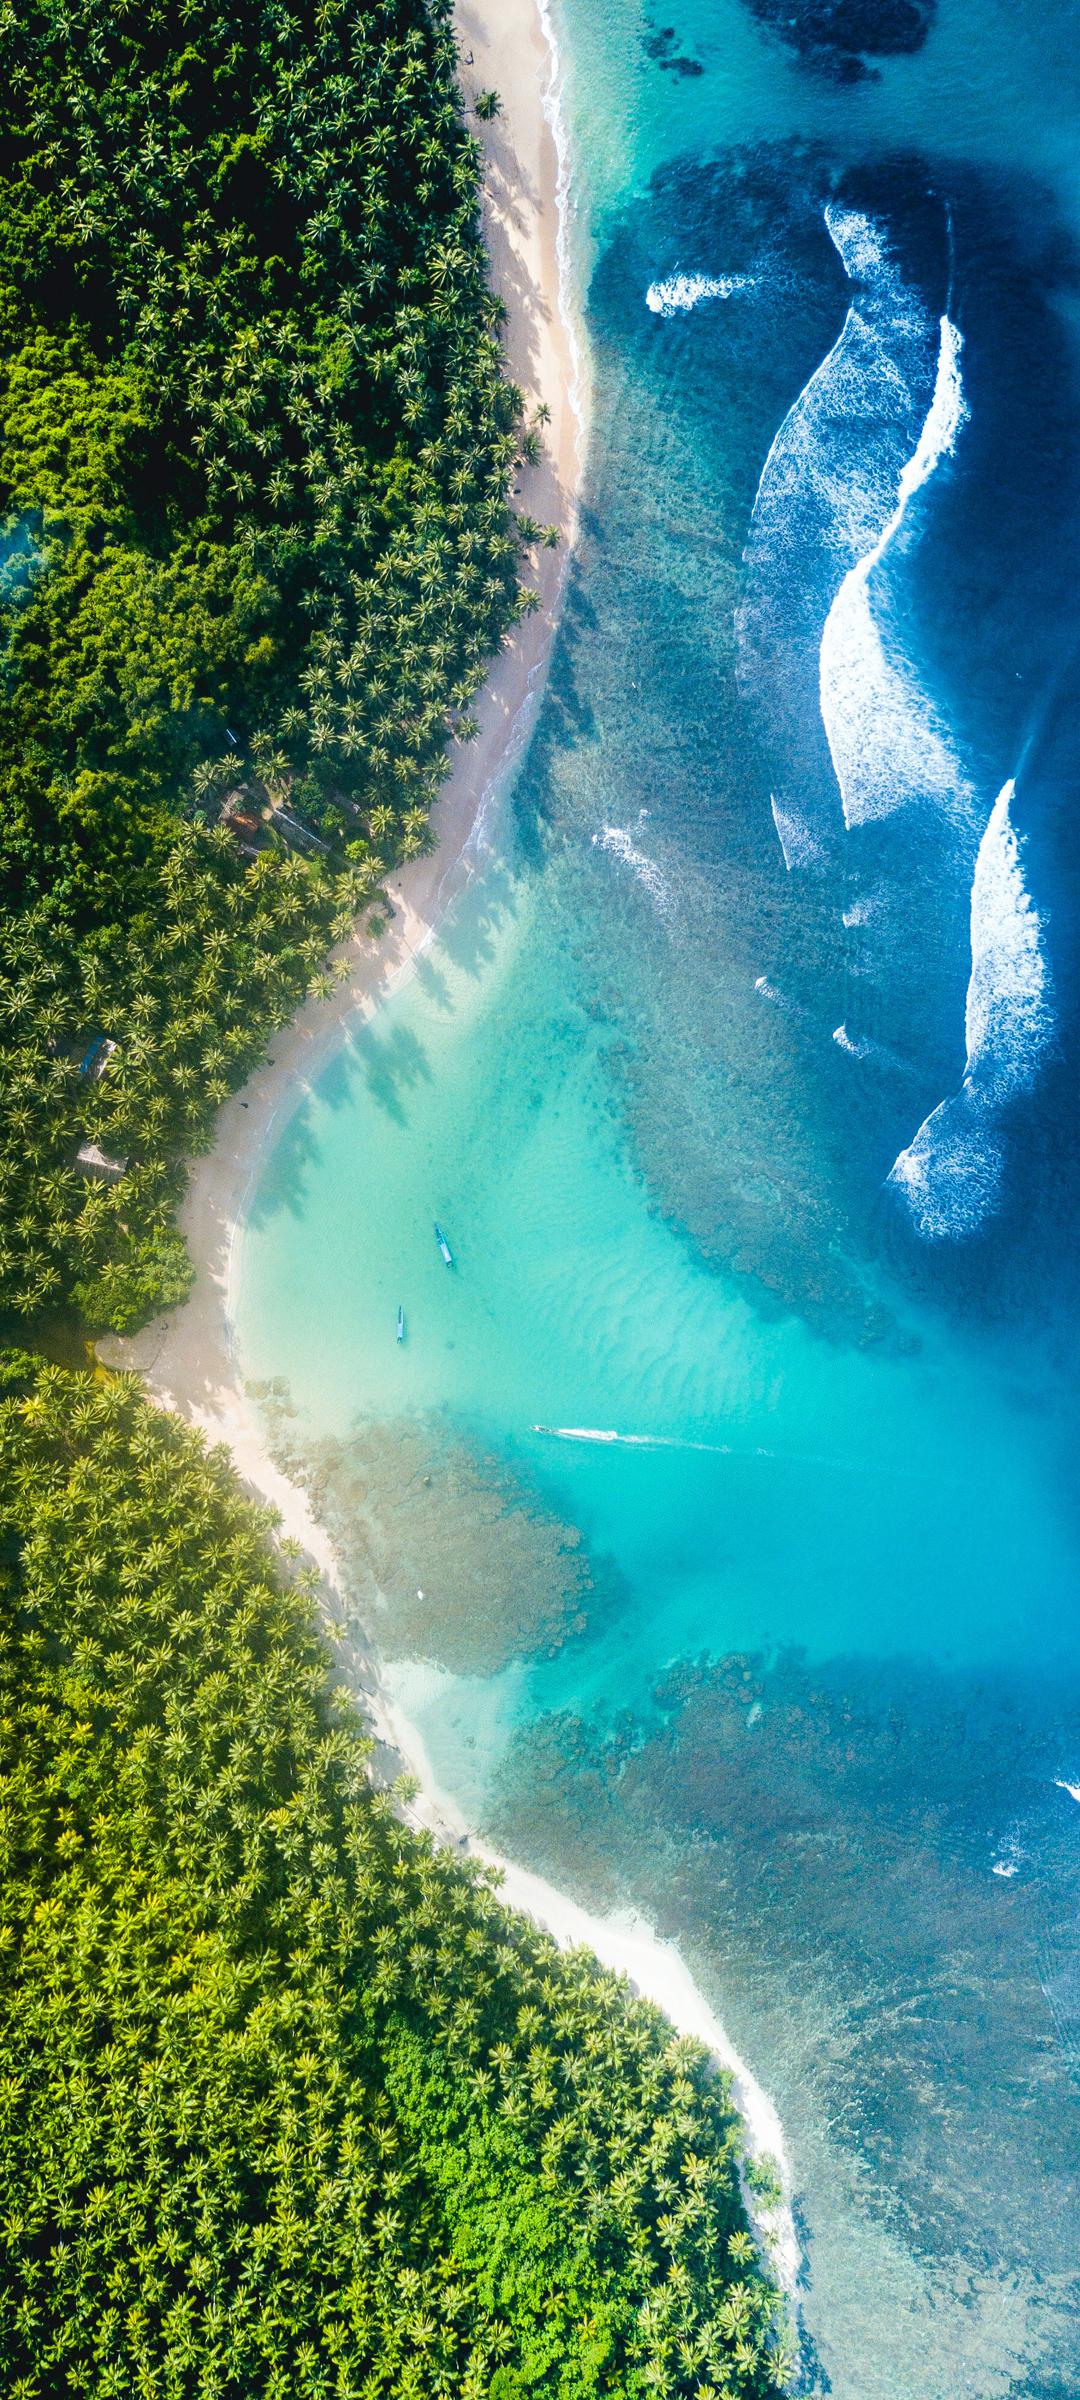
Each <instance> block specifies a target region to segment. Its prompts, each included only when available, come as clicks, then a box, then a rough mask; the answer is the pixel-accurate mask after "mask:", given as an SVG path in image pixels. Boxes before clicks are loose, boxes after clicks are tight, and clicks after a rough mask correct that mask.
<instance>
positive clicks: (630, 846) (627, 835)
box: [592, 809, 674, 917]
mask: <svg viewBox="0 0 1080 2400" xmlns="http://www.w3.org/2000/svg"><path fill="white" fill-rule="evenodd" d="M647 815H648V811H647V810H646V809H642V811H641V816H640V818H639V820H638V830H639V831H640V828H641V825H642V824H643V823H644V822H645V820H646V818H647ZM592 846H593V849H594V850H606V851H607V852H608V855H609V857H611V858H617V859H618V860H619V861H620V863H621V864H622V865H623V866H624V867H629V869H630V872H631V874H632V875H635V876H636V877H637V880H638V882H639V883H640V884H642V885H643V887H644V889H645V890H646V891H647V892H648V894H649V897H650V899H651V900H652V901H653V903H654V905H655V907H656V908H657V910H658V912H659V914H660V915H661V916H662V917H666V916H670V914H671V911H672V908H673V906H674V899H673V895H672V891H671V886H670V884H669V883H668V881H667V877H666V876H665V875H664V874H662V872H661V870H660V868H659V867H658V866H657V864H656V861H655V859H652V858H647V857H646V855H645V852H644V850H639V848H638V845H637V843H636V842H635V840H634V837H633V834H632V833H631V832H630V830H629V827H628V826H626V825H602V826H601V828H600V831H599V833H594V835H593V837H592Z"/></svg>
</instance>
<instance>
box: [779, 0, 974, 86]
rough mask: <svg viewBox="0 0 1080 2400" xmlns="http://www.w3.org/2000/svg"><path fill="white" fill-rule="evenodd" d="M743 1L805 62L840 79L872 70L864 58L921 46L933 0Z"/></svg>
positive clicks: (852, 79)
mask: <svg viewBox="0 0 1080 2400" xmlns="http://www.w3.org/2000/svg"><path fill="white" fill-rule="evenodd" d="M746 5H747V7H748V8H749V9H750V10H751V11H752V13H753V15H754V16H755V17H758V18H759V19H760V21H761V23H762V24H764V25H768V26H769V27H770V29H771V31H772V32H774V33H776V34H777V35H778V36H779V38H780V40H781V41H782V42H787V43H788V44H789V46H790V47H791V49H793V50H797V51H798V53H799V57H800V58H801V60H802V61H803V64H804V65H805V66H808V67H810V68H812V69H813V70H814V72H815V73H818V74H824V75H828V76H830V77H832V78H834V79H836V80H838V81H840V82H843V83H853V82H855V81H856V80H857V79H858V78H859V77H860V76H862V75H866V74H869V73H870V72H871V70H870V68H869V67H868V65H867V60H868V59H871V58H895V57H898V56H902V55H907V54H910V53H911V52H912V51H914V50H921V48H922V45H923V43H924V42H925V40H926V37H927V34H928V33H929V31H930V28H931V25H932V23H933V20H934V15H935V12H936V7H937V0H805V5H804V6H802V7H796V8H792V7H791V5H790V0H746Z"/></svg>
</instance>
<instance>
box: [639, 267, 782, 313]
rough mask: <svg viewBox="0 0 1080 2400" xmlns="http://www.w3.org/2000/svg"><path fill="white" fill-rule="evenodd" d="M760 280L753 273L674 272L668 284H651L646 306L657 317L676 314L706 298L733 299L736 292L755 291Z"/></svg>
mask: <svg viewBox="0 0 1080 2400" xmlns="http://www.w3.org/2000/svg"><path fill="white" fill-rule="evenodd" d="M756 280H757V278H756V276H753V275H682V274H679V275H670V276H668V278H667V280H666V282H664V283H650V285H649V288H648V291H647V292H646V294H645V306H646V308H648V309H651V310H652V313H653V315H654V316H655V317H676V316H680V315H682V314H684V313H685V312H687V311H688V310H690V309H692V308H699V307H700V305H701V302H702V301H703V300H730V299H731V297H732V294H733V293H734V292H748V291H752V290H753V288H754V284H755V282H756Z"/></svg>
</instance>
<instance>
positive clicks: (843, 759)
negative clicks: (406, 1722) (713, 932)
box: [819, 245, 974, 830]
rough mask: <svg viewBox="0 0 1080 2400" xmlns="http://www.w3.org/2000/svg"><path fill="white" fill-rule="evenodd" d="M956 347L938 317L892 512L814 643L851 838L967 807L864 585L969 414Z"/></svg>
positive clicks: (945, 738) (933, 723) (920, 695)
mask: <svg viewBox="0 0 1080 2400" xmlns="http://www.w3.org/2000/svg"><path fill="white" fill-rule="evenodd" d="M838 247H839V245H838ZM847 263H848V260H847V259H845V264H847ZM962 346H963V343H962V336H961V335H960V334H959V333H958V332H957V329H956V326H955V325H954V324H952V322H951V321H950V319H949V318H948V317H947V316H943V317H942V319H941V338H940V346H939V350H938V368H937V377H936V380H935V384H934V395H933V399H932V400H931V403H930V407H929V410H928V411H927V415H926V418H925V420H924V423H923V428H922V432H921V433H920V435H919V440H918V445H917V447H916V449H915V451H914V453H913V455H912V456H911V458H909V459H908V460H907V462H906V464H905V466H904V468H903V470H902V472H901V475H900V480H899V486H898V490H897V495H896V505H895V508H894V509H893V512H892V515H891V516H890V517H889V518H888V519H887V521H886V523H885V524H884V526H883V527H882V530H881V532H880V534H879V535H878V538H877V540H876V542H874V543H873V545H872V547H871V548H870V549H869V550H868V551H867V552H866V555H865V557H863V558H861V559H860V560H859V561H858V563H857V565H855V566H854V567H852V568H851V569H850V570H849V572H848V574H847V575H846V576H845V578H844V581H843V583H842V584H841V586H840V589H839V591H838V593H837V595H836V598H835V600H834V601H833V604H832V607H831V609H830V610H829V614H828V616H827V618H826V620H825V630H824V632H823V634H822V637H821V657H820V670H819V674H820V690H821V716H822V722H823V724H824V727H825V732H826V736H827V739H828V744H829V753H830V756H831V758H832V762H833V767H834V770H835V774H836V781H837V784H838V786H839V791H840V798H841V802H842V805H843V810H844V823H845V825H847V827H848V828H849V830H850V828H851V827H852V826H853V825H864V824H866V823H867V822H868V821H869V820H870V819H871V818H874V817H885V816H888V815H889V814H890V813H891V811H892V810H893V809H895V808H900V807H903V806H904V805H905V804H906V803H910V802H911V801H914V800H930V801H932V802H933V803H934V804H935V805H936V806H938V807H939V808H942V809H944V810H946V811H947V812H948V813H949V814H950V815H953V816H955V817H956V818H957V819H958V820H960V821H962V822H965V823H966V822H967V821H968V820H969V819H970V815H971V811H972V808H973V806H974V794H973V792H972V790H971V786H970V784H969V782H968V780H967V777H966V775H965V774H964V770H963V768H962V766H961V763H960V760H959V758H958V756H957V754H956V750H955V748H954V745H953V743H952V742H951V740H950V738H949V735H948V734H947V732H946V731H945V729H944V727H943V726H942V725H941V724H940V723H939V721H938V719H937V717H936V714H935V712H934V709H933V707H932V705H931V703H930V702H929V700H928V699H927V697H926V695H925V693H924V692H923V691H922V689H921V687H920V684H919V680H918V677H917V675H916V674H915V672H914V670H913V668H912V666H911V664H910V662H909V661H908V660H907V659H905V658H904V657H903V655H902V653H901V651H900V650H899V648H898V646H897V644H896V643H895V641H892V642H890V644H889V646H888V647H886V642H885V639H884V637H883V634H882V630H881V626H880V624H879V622H878V618H877V615H876V612H875V608H874V599H873V591H872V580H871V579H872V577H873V575H874V571H875V569H876V568H878V567H879V566H880V565H881V563H882V560H883V559H884V558H885V555H886V553H887V551H888V550H889V549H890V548H891V546H892V545H893V543H894V542H895V541H896V538H897V535H898V534H899V532H900V529H901V526H902V525H903V523H904V519H905V517H906V515H907V511H908V508H909V505H910V503H911V501H912V500H913V498H914V496H915V494H916V492H918V491H920V490H921V489H922V486H923V485H924V484H925V483H928V482H929V480H930V477H931V476H932V475H933V474H934V473H935V471H936V469H937V468H938V467H939V466H940V464H941V461H942V459H943V458H950V457H951V456H952V453H953V450H954V448H955V446H956V437H957V434H958V433H959V430H960V427H961V426H962V424H963V423H964V420H965V418H966V416H967V413H968V411H967V403H966V401H965V399H964V392H963V385H962V382H961V376H960V352H961V349H962Z"/></svg>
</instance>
